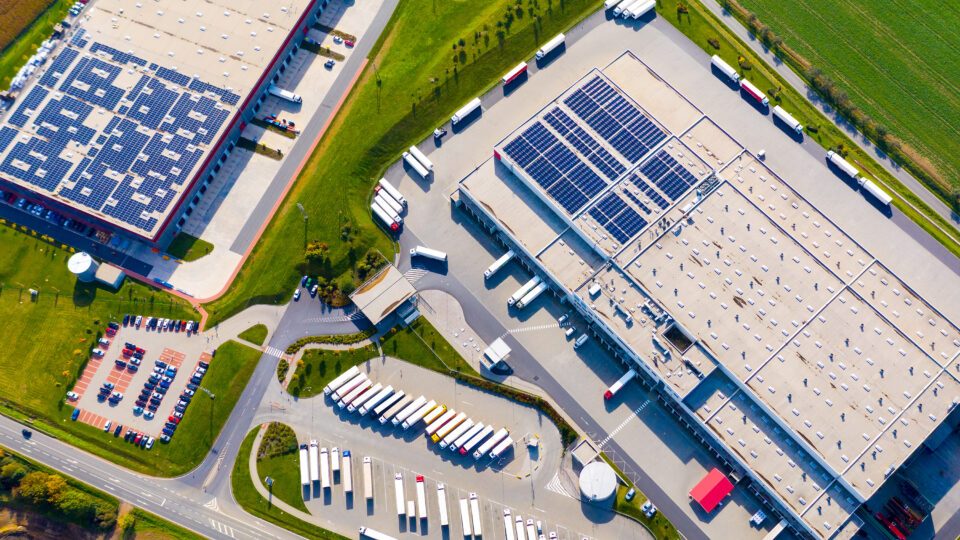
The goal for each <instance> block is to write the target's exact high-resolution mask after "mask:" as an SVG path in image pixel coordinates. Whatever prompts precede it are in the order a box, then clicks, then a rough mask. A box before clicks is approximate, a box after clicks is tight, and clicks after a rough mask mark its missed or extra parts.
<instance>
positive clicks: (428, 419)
mask: <svg viewBox="0 0 960 540" xmlns="http://www.w3.org/2000/svg"><path fill="white" fill-rule="evenodd" d="M446 413H447V406H446V405H437V406H436V407H435V408H434V409H433V410H432V411H430V412H428V413H427V414H425V415H424V416H423V425H424V426H429V425H430V424H432V423H433V421H434V420H436V419H437V418H440V417H441V416H443V415H444V414H446Z"/></svg>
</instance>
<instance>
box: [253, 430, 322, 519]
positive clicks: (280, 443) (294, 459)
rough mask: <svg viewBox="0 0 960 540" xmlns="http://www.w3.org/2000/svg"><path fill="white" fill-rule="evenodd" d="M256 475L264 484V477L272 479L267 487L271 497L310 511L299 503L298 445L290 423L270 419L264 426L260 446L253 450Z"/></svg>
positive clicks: (307, 511)
mask: <svg viewBox="0 0 960 540" xmlns="http://www.w3.org/2000/svg"><path fill="white" fill-rule="evenodd" d="M257 474H258V475H259V476H260V480H261V481H262V482H264V486H266V480H264V479H265V478H267V477H270V479H271V480H273V485H272V486H267V489H269V490H270V494H271V495H272V496H273V497H275V498H277V499H280V500H281V501H283V502H285V503H287V504H289V505H290V506H292V507H294V508H296V509H298V510H302V511H304V512H306V513H308V514H309V513H310V512H309V510H307V505H305V504H304V503H303V491H302V490H303V487H302V486H301V484H300V454H299V445H298V444H297V436H296V434H294V432H293V429H292V428H291V427H290V426H287V425H286V424H280V423H277V422H274V423H271V424H270V425H269V426H268V427H267V431H266V433H264V435H263V440H262V441H261V442H260V448H258V449H257Z"/></svg>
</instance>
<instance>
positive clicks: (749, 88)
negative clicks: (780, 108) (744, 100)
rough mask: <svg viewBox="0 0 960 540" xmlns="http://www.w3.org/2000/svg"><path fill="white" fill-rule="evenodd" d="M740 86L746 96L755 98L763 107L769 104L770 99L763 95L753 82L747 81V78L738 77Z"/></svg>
mask: <svg viewBox="0 0 960 540" xmlns="http://www.w3.org/2000/svg"><path fill="white" fill-rule="evenodd" d="M740 88H741V89H743V91H744V92H746V93H747V95H748V96H750V97H752V98H753V99H755V100H757V102H758V103H760V105H763V106H764V107H766V106H767V105H769V104H770V100H769V99H768V98H767V96H766V95H764V93H763V92H762V91H761V90H760V89H759V88H757V86H756V85H755V84H753V83H752V82H750V81H748V80H747V79H740Z"/></svg>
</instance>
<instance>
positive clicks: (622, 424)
mask: <svg viewBox="0 0 960 540" xmlns="http://www.w3.org/2000/svg"><path fill="white" fill-rule="evenodd" d="M649 404H650V400H649V399H647V400H645V401H644V402H643V403H641V404H640V406H639V407H637V408H636V409H634V411H633V412H632V413H630V415H629V416H627V418H626V419H624V421H623V422H620V425H619V426H617V427H616V428H614V430H613V431H611V432H610V433H609V434H608V435H607V436H606V437H604V439H603V440H602V441H600V443H599V444H598V445H597V447H598V448H601V449H602V448H603V447H604V445H606V444H607V443H608V442H610V439H612V438H614V437H615V436H616V435H617V433H620V430H622V429H623V428H625V427H626V426H627V424H629V423H630V421H631V420H633V419H634V418H636V417H637V416H638V415H639V414H640V411H642V410H643V409H644V408H645V407H646V406H647V405H649Z"/></svg>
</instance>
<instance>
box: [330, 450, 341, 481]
mask: <svg viewBox="0 0 960 540" xmlns="http://www.w3.org/2000/svg"><path fill="white" fill-rule="evenodd" d="M339 472H340V447H339V446H334V447H333V448H331V449H330V473H331V475H333V476H334V477H336V475H337V473H339Z"/></svg>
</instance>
